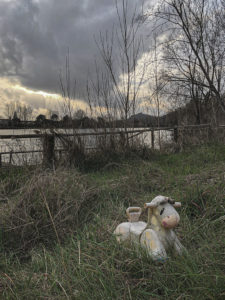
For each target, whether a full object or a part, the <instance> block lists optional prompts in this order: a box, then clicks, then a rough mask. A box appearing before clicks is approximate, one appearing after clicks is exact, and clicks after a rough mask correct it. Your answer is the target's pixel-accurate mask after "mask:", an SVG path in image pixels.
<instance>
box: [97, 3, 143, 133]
mask: <svg viewBox="0 0 225 300" xmlns="http://www.w3.org/2000/svg"><path fill="white" fill-rule="evenodd" d="M115 3H116V11H117V19H118V24H119V26H118V29H117V30H115V29H113V30H112V32H111V34H109V33H108V32H106V33H105V34H102V33H100V40H99V42H97V45H98V48H99V50H100V54H101V57H102V59H103V61H104V63H105V66H106V74H107V75H106V76H105V78H107V80H105V81H104V84H105V85H106V86H107V87H108V88H110V93H108V94H107V99H112V101H110V102H111V103H112V102H114V103H116V104H115V107H116V108H117V109H118V110H119V113H120V116H121V118H122V119H123V120H124V127H125V129H126V126H127V120H128V118H129V117H130V115H131V114H135V112H136V107H137V99H138V93H139V90H140V86H141V84H142V82H143V78H144V72H145V68H144V67H143V68H142V70H141V71H140V73H139V74H138V70H137V65H138V60H139V58H140V56H141V54H142V53H143V40H142V37H141V35H140V27H141V25H142V20H141V19H140V18H139V13H138V11H137V8H136V7H135V9H134V11H133V12H131V11H130V7H129V5H128V0H122V8H121V10H120V7H119V4H118V1H115ZM104 90H106V89H105V88H104Z"/></svg>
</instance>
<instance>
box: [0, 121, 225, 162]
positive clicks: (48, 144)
mask: <svg viewBox="0 0 225 300" xmlns="http://www.w3.org/2000/svg"><path fill="white" fill-rule="evenodd" d="M215 128H223V129H225V125H219V126H211V124H201V125H185V126H173V127H149V128H145V129H133V130H124V129H121V130H114V131H109V130H104V131H96V132H83V133H81V132H77V130H74V132H73V133H59V132H57V131H53V130H52V131H49V132H45V133H35V134H7V135H0V140H19V139H41V140H42V142H43V143H42V144H43V149H40V150H22V151H4V152H0V166H2V155H10V159H9V162H10V163H11V162H12V155H13V154H28V153H43V162H45V163H47V164H51V163H52V160H53V157H54V153H55V152H57V151H59V152H60V153H61V152H62V151H65V149H63V148H62V149H56V148H55V138H60V137H73V136H75V137H85V136H105V135H130V136H129V137H128V138H133V137H135V136H138V135H140V134H143V133H147V132H151V147H152V148H153V149H154V148H155V132H157V131H172V132H173V141H174V142H175V143H178V141H179V138H180V135H181V132H183V131H185V130H187V129H190V130H195V129H215ZM88 149H96V148H93V147H89V148H88Z"/></svg>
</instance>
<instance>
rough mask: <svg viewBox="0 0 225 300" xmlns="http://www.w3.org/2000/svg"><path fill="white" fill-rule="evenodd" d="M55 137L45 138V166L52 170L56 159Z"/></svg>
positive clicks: (48, 136)
mask: <svg viewBox="0 0 225 300" xmlns="http://www.w3.org/2000/svg"><path fill="white" fill-rule="evenodd" d="M54 150H55V136H54V135H53V134H46V135H45V136H44V138H43V165H44V166H46V167H50V168H52V167H53V165H54V159H55V152H54Z"/></svg>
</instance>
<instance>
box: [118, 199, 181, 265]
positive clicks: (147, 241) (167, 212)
mask: <svg viewBox="0 0 225 300" xmlns="http://www.w3.org/2000/svg"><path fill="white" fill-rule="evenodd" d="M144 207H145V209H148V223H146V222H141V221H139V217H140V215H141V208H140V207H129V208H128V209H127V215H128V220H129V222H124V223H121V224H120V225H118V226H117V228H116V230H115V231H114V234H115V235H116V239H117V241H118V242H126V241H129V242H130V241H131V242H132V243H135V244H139V243H140V244H141V246H142V247H143V248H145V249H146V250H147V253H148V254H149V255H150V256H151V257H152V259H153V260H162V261H163V260H166V259H167V253H166V251H167V250H168V249H169V248H171V249H173V250H174V251H175V252H176V253H178V254H181V253H182V251H183V250H184V249H185V248H184V247H183V246H182V244H181V243H180V241H179V240H178V238H177V236H176V234H175V233H174V231H173V230H172V229H173V228H174V227H175V226H177V225H178V223H179V221H180V216H179V214H178V213H177V211H176V209H175V208H177V207H181V203H180V202H175V201H173V200H172V199H171V198H169V197H165V196H157V197H155V198H154V199H153V200H152V201H151V202H150V203H145V205H144Z"/></svg>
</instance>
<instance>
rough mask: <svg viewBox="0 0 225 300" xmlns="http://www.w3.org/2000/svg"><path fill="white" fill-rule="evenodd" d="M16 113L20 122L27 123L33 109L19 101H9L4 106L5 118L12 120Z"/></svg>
mask: <svg viewBox="0 0 225 300" xmlns="http://www.w3.org/2000/svg"><path fill="white" fill-rule="evenodd" d="M15 113H16V115H17V117H18V118H19V119H20V120H21V121H29V120H31V119H32V115H33V109H32V107H31V106H29V105H26V104H23V103H21V102H19V101H11V102H8V103H6V104H5V116H6V117H7V118H8V119H12V118H13V116H14V114H15Z"/></svg>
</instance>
